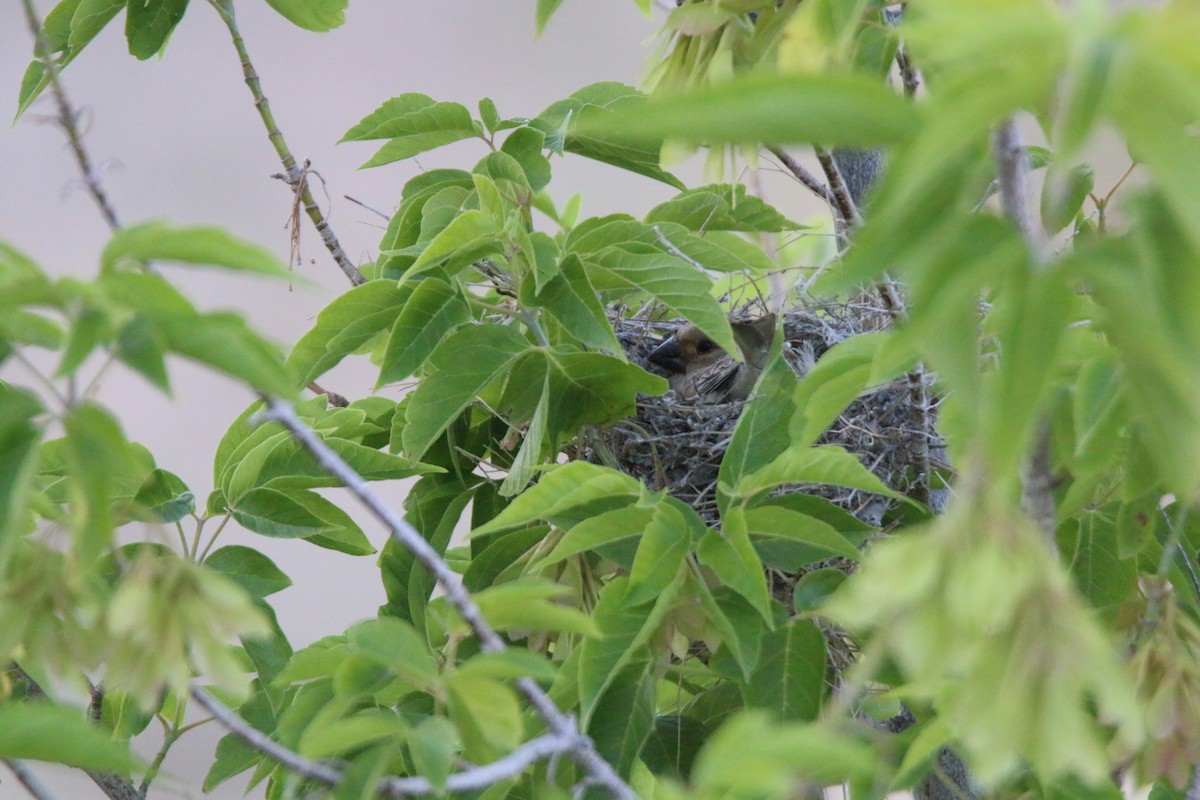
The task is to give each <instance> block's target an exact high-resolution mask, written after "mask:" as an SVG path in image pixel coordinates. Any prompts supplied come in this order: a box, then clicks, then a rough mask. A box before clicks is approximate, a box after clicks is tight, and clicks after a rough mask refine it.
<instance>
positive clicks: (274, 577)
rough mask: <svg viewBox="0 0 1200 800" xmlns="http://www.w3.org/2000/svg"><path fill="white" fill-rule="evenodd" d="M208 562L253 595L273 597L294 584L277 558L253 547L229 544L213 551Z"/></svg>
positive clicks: (206, 563) (208, 565)
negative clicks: (270, 557)
mask: <svg viewBox="0 0 1200 800" xmlns="http://www.w3.org/2000/svg"><path fill="white" fill-rule="evenodd" d="M204 566H206V567H208V568H209V569H211V570H214V571H216V572H219V573H221V574H222V575H224V576H225V577H227V578H229V579H231V580H232V581H233V582H234V583H236V584H237V585H239V586H241V587H242V588H243V589H245V590H246V593H247V594H249V595H250V596H251V597H257V598H263V597H269V596H270V595H273V594H275V593H276V592H281V591H283V590H284V589H286V588H288V587H289V586H291V585H292V579H291V578H289V577H288V576H287V575H285V574H283V572H282V571H281V570H280V569H279V567H277V566H275V562H274V561H272V560H271V559H269V558H267V557H266V556H265V555H263V554H262V553H260V552H259V551H257V550H255V549H254V548H252V547H245V546H243V545H240V544H231V545H226V546H225V547H222V548H219V549H217V550H215V551H213V552H212V553H211V554H209V556H208V558H206V559H204Z"/></svg>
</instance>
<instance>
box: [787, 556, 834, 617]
mask: <svg viewBox="0 0 1200 800" xmlns="http://www.w3.org/2000/svg"><path fill="white" fill-rule="evenodd" d="M845 580H846V573H844V572H842V571H841V570H839V569H834V568H833V567H824V568H823V569H814V570H813V571H812V572H806V573H804V575H803V576H802V577H801V578H800V580H798V581H796V585H795V586H794V587H792V607H793V608H794V609H795V611H796V613H797V614H808V613H811V612H813V611H816V610H817V609H819V608H820V607H821V606H823V605H825V601H826V600H828V599H829V597H830V595H832V594H833V593H834V592H836V591H837V588H838V587H839V586H841V585H842V583H843V582H844V581H845Z"/></svg>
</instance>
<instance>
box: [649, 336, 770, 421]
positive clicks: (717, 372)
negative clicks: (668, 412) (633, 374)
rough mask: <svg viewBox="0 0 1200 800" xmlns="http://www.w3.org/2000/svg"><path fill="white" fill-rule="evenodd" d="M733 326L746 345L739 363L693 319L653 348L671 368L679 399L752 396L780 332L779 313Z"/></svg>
mask: <svg viewBox="0 0 1200 800" xmlns="http://www.w3.org/2000/svg"><path fill="white" fill-rule="evenodd" d="M729 326H730V327H731V328H732V329H733V340H734V341H735V342H736V343H737V346H738V349H739V350H741V351H742V361H741V362H740V363H739V362H738V361H735V360H734V359H733V358H732V357H731V356H730V355H729V354H728V353H726V352H725V350H724V349H723V348H722V347H721V346H720V345H718V344H717V343H716V342H714V341H713V340H712V339H711V338H709V336H708V335H707V334H706V333H704V332H703V331H701V330H700V329H699V328H698V327H696V326H695V325H694V324H692V323H688V324H686V325H684V326H683V327H681V328H679V330H677V331H675V333H673V334H672V335H671V336H668V337H667V338H666V339H664V340H663V341H662V343H661V344H659V346H658V347H656V348H655V349H654V351H653V352H651V353H650V355H649V359H650V362H651V363H653V364H656V365H658V366H659V367H662V368H663V369H664V370H666V371H667V373H668V376H667V382H668V383H669V384H670V386H671V389H672V390H673V391H674V392H675V396H676V398H677V399H679V400H685V401H689V402H693V403H726V402H730V401H733V400H745V399H746V398H748V397H749V396H750V392H751V390H752V389H753V388H754V384H755V382H756V381H757V380H758V376H759V375H760V374H761V373H762V370H763V366H764V365H765V363H766V360H767V353H768V351H769V350H770V349H771V341H772V340H773V339H774V338H775V315H774V314H766V315H765V316H762V317H759V318H758V319H755V320H750V321H748V322H734V321H730V323H729Z"/></svg>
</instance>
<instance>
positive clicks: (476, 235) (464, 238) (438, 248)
mask: <svg viewBox="0 0 1200 800" xmlns="http://www.w3.org/2000/svg"><path fill="white" fill-rule="evenodd" d="M501 236H502V230H501V227H500V224H499V223H498V222H497V220H496V218H495V217H493V216H491V215H490V214H488V213H486V212H484V211H480V210H476V209H472V210H469V211H463V212H462V213H460V214H458V215H457V216H456V217H454V219H453V220H451V222H450V224H449V225H447V226H446V227H445V228H443V229H442V230H441V231H439V232H438V234H437V235H436V236H434V237H433V240H432V241H431V242H429V244H427V245H426V246H425V249H424V250H422V251H421V254H420V255H419V256H417V260H416V261H415V262H414V263H413V265H412V266H411V267H409V269H408V271H407V272H405V273H404V280H408V279H409V278H411V277H412V276H414V275H420V274H421V273H423V272H428V271H429V270H431V269H433V268H434V267H438V266H441V267H443V268H444V269H445V270H446V272H447V273H448V274H450V275H453V274H455V273H457V272H459V271H461V270H462V269H464V268H465V267H468V266H470V264H471V263H472V262H474V261H477V260H479V259H480V258H483V257H484V256H488V255H494V254H496V253H499V252H500V250H501V242H500V239H501Z"/></svg>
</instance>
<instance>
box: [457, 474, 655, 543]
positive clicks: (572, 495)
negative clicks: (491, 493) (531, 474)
mask: <svg viewBox="0 0 1200 800" xmlns="http://www.w3.org/2000/svg"><path fill="white" fill-rule="evenodd" d="M641 493H642V486H641V484H640V483H638V481H637V479H635V478H632V477H630V476H628V475H626V474H624V473H622V472H617V471H616V470H614V469H608V468H607V467H600V466H597V465H595V464H588V463H587V462H584V461H572V462H570V463H567V464H563V465H562V466H560V467H557V468H556V469H554V470H551V471H550V472H547V473H546V474H544V475H543V476H542V479H541V480H540V481H538V483H537V484H536V485H535V486H532V487H530V488H529V489H527V490H526V491H524V492H522V493H521V494H519V495H517V497H516V498H515V499H514V500H513V502H512V503H510V504H509V505H508V507H507V508H505V509H504V510H503V511H501V512H500V513H499V514H497V515H496V516H495V517H494V518H493V519H492V520H491V521H489V522H488V523H486V524H484V525H481V526H480V527H478V528H476V529H475V530H473V531H472V532H471V536H472V538H475V537H479V536H483V535H484V534H488V533H494V532H496V531H500V530H504V529H506V528H517V527H521V526H523V525H527V524H529V523H530V522H533V521H534V520H541V519H553V518H554V517H555V516H558V515H559V514H562V513H565V512H567V511H570V510H573V509H576V508H579V507H581V506H586V505H589V504H591V503H594V502H595V501H598V500H603V499H608V498H611V497H622V496H628V497H629V498H631V499H634V498H637V497H640V496H641Z"/></svg>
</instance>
